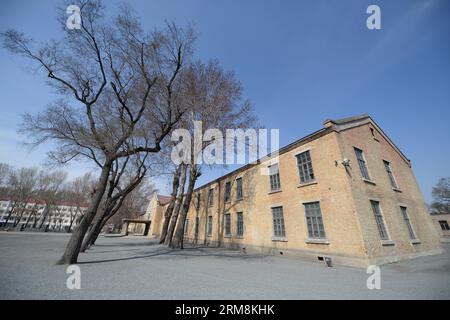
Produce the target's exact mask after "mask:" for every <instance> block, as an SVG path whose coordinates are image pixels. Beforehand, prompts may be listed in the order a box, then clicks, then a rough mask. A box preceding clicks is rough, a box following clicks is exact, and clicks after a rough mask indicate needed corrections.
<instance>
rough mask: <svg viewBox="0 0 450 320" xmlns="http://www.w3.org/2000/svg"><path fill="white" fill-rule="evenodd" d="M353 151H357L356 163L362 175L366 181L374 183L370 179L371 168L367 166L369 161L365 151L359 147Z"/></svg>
mask: <svg viewBox="0 0 450 320" xmlns="http://www.w3.org/2000/svg"><path fill="white" fill-rule="evenodd" d="M353 149H354V151H355V156H356V162H357V163H358V167H359V172H360V173H361V176H362V178H363V179H364V180H369V181H372V180H371V178H370V172H369V166H368V165H367V159H366V156H365V155H364V150H362V149H360V148H357V147H353ZM358 153H360V155H361V159H360V157H359V156H358Z"/></svg>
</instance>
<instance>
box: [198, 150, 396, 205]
mask: <svg viewBox="0 0 450 320" xmlns="http://www.w3.org/2000/svg"><path fill="white" fill-rule="evenodd" d="M354 150H355V155H356V159H357V161H358V166H359V169H360V171H361V175H362V177H363V178H364V179H366V180H369V181H370V180H371V179H370V175H369V170H368V167H367V162H366V160H365V157H364V152H363V151H362V150H361V149H358V148H356V147H355V148H354ZM296 158H297V167H298V172H299V179H300V184H306V183H311V182H314V181H315V176H314V169H313V165H312V160H311V154H310V151H309V150H306V151H304V152H302V153H300V154H298V155H296ZM383 164H384V167H385V170H386V173H387V175H388V178H389V181H390V183H391V186H392V187H393V188H395V189H398V185H397V181H396V179H395V177H394V173H393V171H392V168H391V164H390V163H389V161H386V160H383ZM268 169H269V183H270V191H272V192H275V191H280V190H281V179H280V170H279V165H278V164H273V165H271V166H269V168H268ZM236 198H237V200H241V199H242V198H243V189H242V178H237V179H236ZM230 201H231V182H230V181H228V182H226V183H225V202H230ZM208 205H209V206H210V207H212V206H214V189H212V188H211V189H209V193H208ZM196 207H197V210H198V209H200V194H197V205H196Z"/></svg>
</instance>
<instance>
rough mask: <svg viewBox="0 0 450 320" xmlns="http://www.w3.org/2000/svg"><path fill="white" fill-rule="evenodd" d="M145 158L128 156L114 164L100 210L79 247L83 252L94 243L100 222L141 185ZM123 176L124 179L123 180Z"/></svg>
mask: <svg viewBox="0 0 450 320" xmlns="http://www.w3.org/2000/svg"><path fill="white" fill-rule="evenodd" d="M146 158H147V156H145V157H144V158H143V159H141V158H140V157H138V156H136V155H135V156H130V157H128V158H123V159H120V161H119V160H116V161H115V162H114V166H113V170H112V174H111V175H110V179H109V184H108V191H107V193H106V194H105V197H104V200H103V203H102V208H101V210H99V212H98V213H97V214H96V216H95V218H94V220H93V222H92V224H91V226H90V229H89V232H88V233H87V234H86V237H85V239H84V241H83V244H82V246H81V251H82V252H84V251H85V250H86V249H87V248H88V247H89V246H90V245H92V244H93V243H94V242H95V239H96V238H97V236H98V234H99V233H100V230H101V228H102V221H105V220H108V219H110V218H111V217H112V216H113V215H114V214H116V213H117V211H118V210H119V209H120V208H121V206H122V204H123V202H124V200H125V199H126V197H127V196H128V195H129V194H130V193H131V192H132V191H133V190H134V189H135V188H136V187H138V186H139V184H140V183H141V181H142V179H144V177H145V174H146V173H147V166H146V165H145V161H146ZM124 175H125V178H124Z"/></svg>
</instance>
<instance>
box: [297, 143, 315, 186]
mask: <svg viewBox="0 0 450 320" xmlns="http://www.w3.org/2000/svg"><path fill="white" fill-rule="evenodd" d="M296 157H297V166H298V172H299V174H300V183H308V182H311V181H314V170H313V167H312V161H311V155H310V154H309V150H307V151H305V152H302V153H300V154H298V155H297V156H296Z"/></svg>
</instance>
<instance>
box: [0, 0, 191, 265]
mask: <svg viewBox="0 0 450 320" xmlns="http://www.w3.org/2000/svg"><path fill="white" fill-rule="evenodd" d="M76 4H77V5H78V6H79V8H80V13H81V29H80V30H68V29H67V28H65V29H64V27H63V29H64V30H65V38H64V39H63V41H55V40H53V41H51V42H49V43H47V44H45V45H43V46H41V47H40V48H39V49H34V44H33V41H32V40H31V39H28V38H26V37H25V36H24V35H23V34H21V33H19V32H17V31H14V30H9V31H6V32H5V33H3V34H2V36H3V39H4V46H5V47H6V48H7V49H9V51H10V52H12V53H14V54H20V55H22V56H24V57H26V58H28V59H30V60H32V61H34V62H35V63H36V64H37V65H38V66H40V67H41V68H42V69H43V70H44V71H45V72H46V73H47V76H48V78H49V80H50V81H49V83H50V85H52V86H53V87H55V88H56V89H57V90H58V92H59V93H60V94H61V95H62V96H63V97H64V98H65V99H64V100H62V99H61V100H58V101H57V102H56V103H55V104H53V105H50V106H49V107H48V108H47V109H46V110H45V111H44V112H43V113H40V114H38V115H37V116H31V115H25V117H24V123H23V126H22V129H23V132H26V133H28V134H29V135H30V137H31V138H32V139H33V141H32V143H33V144H34V145H37V144H41V143H44V142H46V141H48V140H53V141H55V142H56V143H57V147H56V149H54V150H53V151H52V152H50V153H49V156H50V158H51V159H53V160H54V161H56V162H58V163H67V162H69V161H72V160H74V159H78V158H87V159H89V160H91V161H93V162H94V163H96V164H97V165H98V166H99V167H100V169H101V171H100V174H99V178H98V182H97V186H96V188H95V190H94V193H93V196H92V199H91V201H90V205H89V208H88V209H87V210H86V212H85V214H84V216H83V218H82V220H81V221H80V223H79V225H78V227H77V228H76V229H75V230H74V231H73V233H72V236H71V238H70V240H69V242H68V244H67V247H66V249H65V252H64V254H63V256H62V258H61V259H60V261H59V263H61V264H71V263H75V262H76V261H77V258H78V254H79V251H80V248H81V244H82V241H83V237H84V235H85V233H86V231H87V230H88V228H89V225H90V224H91V222H92V220H93V219H94V216H95V214H96V212H97V209H98V208H99V206H100V203H101V200H102V198H103V195H104V193H105V191H106V188H107V184H108V177H109V174H110V171H111V168H112V165H113V163H114V161H115V160H117V159H119V158H122V157H127V156H129V155H134V154H138V153H153V152H159V151H160V150H161V143H162V141H163V139H164V138H165V137H166V136H167V135H168V134H169V133H170V132H171V130H172V128H173V126H174V125H175V124H176V123H177V122H178V121H179V119H180V118H181V116H182V115H183V113H184V111H185V110H182V109H180V104H179V103H178V102H177V100H178V99H179V97H178V95H177V87H178V86H179V75H180V73H181V71H182V67H183V65H184V63H185V61H186V59H189V57H190V55H191V54H192V43H193V40H194V38H195V37H194V33H193V32H192V30H191V29H190V28H188V29H186V30H184V29H182V28H179V27H177V26H176V25H175V24H168V25H167V26H166V29H164V30H157V31H154V32H152V33H150V34H147V33H144V32H143V31H142V29H141V26H140V22H139V19H138V18H136V17H135V16H134V15H133V14H132V12H131V10H130V9H129V8H123V10H121V12H122V13H121V14H120V15H119V16H117V17H116V18H115V19H114V21H112V22H110V23H105V22H104V21H103V19H102V18H103V17H102V12H103V10H104V8H103V6H102V4H101V2H100V1H93V0H92V1H90V0H84V1H77V2H76ZM61 23H63V26H64V23H65V19H61Z"/></svg>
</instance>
